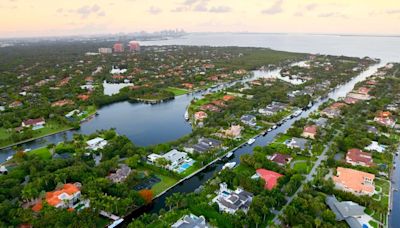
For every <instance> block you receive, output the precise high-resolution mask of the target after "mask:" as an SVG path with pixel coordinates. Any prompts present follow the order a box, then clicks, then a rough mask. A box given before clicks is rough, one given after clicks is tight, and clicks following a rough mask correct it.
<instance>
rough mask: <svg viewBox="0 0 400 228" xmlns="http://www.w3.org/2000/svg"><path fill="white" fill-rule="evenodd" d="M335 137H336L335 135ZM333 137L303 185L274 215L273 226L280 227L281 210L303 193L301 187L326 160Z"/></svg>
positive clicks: (310, 179) (311, 178)
mask: <svg viewBox="0 0 400 228" xmlns="http://www.w3.org/2000/svg"><path fill="white" fill-rule="evenodd" d="M335 136H336V135H335ZM335 136H333V137H332V140H331V141H330V142H329V143H328V145H326V146H325V148H324V150H323V151H322V153H321V155H320V156H318V160H317V161H316V162H315V164H314V166H313V167H312V169H311V171H310V173H309V174H308V175H307V176H306V179H305V180H304V182H303V184H302V185H301V186H300V188H299V189H297V191H296V192H295V193H294V195H293V196H291V197H289V198H287V203H286V205H285V206H283V207H282V209H281V210H280V211H278V212H277V213H275V217H274V219H273V220H272V221H273V223H274V224H275V225H280V224H281V221H280V220H279V216H280V215H281V214H282V213H283V210H284V209H285V208H286V207H287V206H288V205H289V204H290V203H291V202H292V200H293V199H294V198H295V197H297V195H298V194H299V192H301V191H303V187H304V184H305V183H308V182H310V181H312V180H313V178H314V174H316V172H317V169H318V167H319V166H320V165H321V162H322V161H324V160H326V159H327V156H326V153H327V152H328V150H329V148H330V147H331V145H332V143H333V139H334V138H335Z"/></svg>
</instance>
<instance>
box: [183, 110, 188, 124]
mask: <svg viewBox="0 0 400 228" xmlns="http://www.w3.org/2000/svg"><path fill="white" fill-rule="evenodd" d="M184 116H185V120H186V121H188V120H189V112H188V111H187V110H186V112H185V115H184Z"/></svg>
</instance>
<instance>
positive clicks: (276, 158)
mask: <svg viewBox="0 0 400 228" xmlns="http://www.w3.org/2000/svg"><path fill="white" fill-rule="evenodd" d="M267 158H268V159H269V160H270V161H273V162H275V163H276V164H278V165H280V166H285V165H286V164H288V163H290V162H291V161H292V159H293V158H292V156H290V155H288V154H280V153H275V154H273V155H272V156H267Z"/></svg>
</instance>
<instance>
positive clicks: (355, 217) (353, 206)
mask: <svg viewBox="0 0 400 228" xmlns="http://www.w3.org/2000/svg"><path fill="white" fill-rule="evenodd" d="M325 203H326V204H327V205H328V206H329V208H330V209H331V210H332V212H333V213H334V214H335V216H336V221H343V220H344V221H346V223H347V224H348V225H349V227H350V228H363V227H370V225H369V224H367V223H368V221H370V220H372V218H371V217H370V216H369V215H367V214H365V212H364V210H365V207H362V206H360V205H359V204H357V203H354V202H352V201H342V202H339V201H338V200H337V199H336V197H335V196H333V195H332V196H327V197H326V200H325Z"/></svg>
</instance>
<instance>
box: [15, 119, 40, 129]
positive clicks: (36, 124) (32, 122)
mask: <svg viewBox="0 0 400 228" xmlns="http://www.w3.org/2000/svg"><path fill="white" fill-rule="evenodd" d="M45 124H46V121H45V120H44V118H37V119H28V120H25V121H22V124H21V127H32V128H34V129H40V128H43V125H45Z"/></svg>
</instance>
